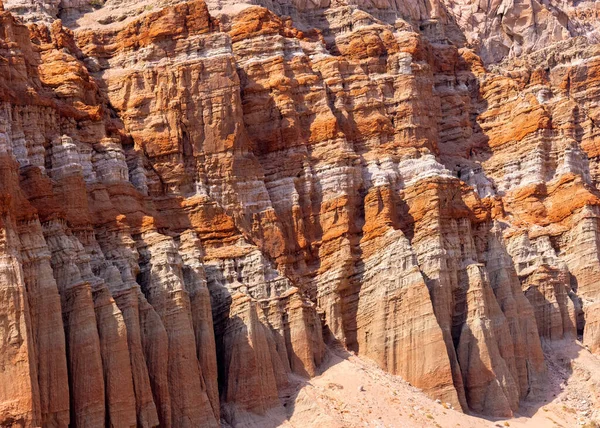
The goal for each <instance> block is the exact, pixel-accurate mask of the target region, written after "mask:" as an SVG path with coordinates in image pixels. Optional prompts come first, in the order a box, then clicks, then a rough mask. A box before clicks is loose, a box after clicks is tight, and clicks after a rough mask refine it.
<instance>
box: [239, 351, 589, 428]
mask: <svg viewBox="0 0 600 428" xmlns="http://www.w3.org/2000/svg"><path fill="white" fill-rule="evenodd" d="M544 348H545V352H546V355H547V359H548V371H549V381H548V384H547V385H546V386H545V388H544V392H543V394H542V396H540V397H537V399H536V400H529V401H526V402H523V403H522V406H521V410H520V413H519V414H517V415H515V417H514V418H512V419H507V420H491V419H484V418H481V417H476V416H471V415H466V414H463V413H461V412H458V411H455V410H452V409H450V408H446V406H445V405H444V403H437V402H435V401H434V400H431V399H430V398H428V397H427V396H426V395H425V394H423V393H422V392H421V391H420V390H418V389H417V388H415V387H413V386H411V385H409V384H408V383H407V382H405V381H403V380H402V379H400V378H399V377H397V376H393V375H390V374H388V373H385V372H384V371H383V370H381V369H379V368H378V367H376V366H375V364H373V363H372V362H370V361H365V360H363V359H361V358H358V357H356V356H354V355H351V354H347V353H345V352H343V351H339V350H331V351H330V355H329V357H328V359H327V361H326V362H325V364H324V365H323V367H322V370H323V372H322V374H321V375H320V376H317V377H314V378H312V379H310V380H309V381H306V380H302V379H298V385H297V386H296V387H295V388H292V389H291V390H290V393H289V397H286V398H285V399H284V402H285V407H284V408H283V409H281V410H279V411H272V412H270V413H269V414H268V415H265V416H264V417H256V416H250V415H248V416H247V418H243V419H242V420H238V421H237V423H236V427H240V428H242V427H244V428H255V427H256V428H270V427H285V428H291V427H294V428H313V427H314V428H338V427H340V428H341V427H344V428H354V427H370V428H371V427H372V428H392V427H393V428H396V427H403V428H404V427H461V428H468V427H505V426H510V427H530V428H533V427H535V428H545V427H549V428H550V427H553V428H556V427H564V428H567V427H580V426H585V427H586V428H591V427H594V426H595V425H594V424H593V421H596V420H598V421H600V405H599V403H600V400H599V392H598V391H599V386H600V359H598V357H596V356H593V355H592V354H590V353H589V352H588V351H587V350H586V349H585V348H583V347H582V346H581V345H580V344H579V343H578V342H577V343H574V342H555V343H552V344H545V345H544Z"/></svg>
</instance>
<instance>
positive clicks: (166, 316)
mask: <svg viewBox="0 0 600 428" xmlns="http://www.w3.org/2000/svg"><path fill="white" fill-rule="evenodd" d="M137 245H138V250H139V252H140V266H141V272H140V276H141V285H142V289H143V291H144V293H145V294H146V297H147V298H148V302H149V303H150V304H151V305H152V306H153V307H154V309H156V312H157V313H158V314H159V316H160V318H161V320H162V322H163V324H164V326H165V329H166V330H167V336H168V338H169V370H168V378H169V391H170V396H171V409H172V413H171V420H172V424H173V426H175V427H182V428H183V427H197V426H202V427H217V426H218V425H219V424H218V422H217V419H216V418H215V415H214V413H213V409H212V406H211V404H210V401H209V399H208V395H207V392H206V389H205V386H204V385H203V382H202V378H201V375H202V373H201V368H200V365H199V364H198V359H197V354H196V342H195V335H194V327H193V320H192V316H191V312H190V300H189V296H188V293H187V292H186V290H185V286H184V280H183V272H182V259H181V256H180V255H179V253H178V252H177V249H176V247H175V244H174V242H173V240H172V238H169V237H167V236H164V235H161V234H159V233H157V232H155V231H148V232H145V233H143V234H142V235H141V236H140V238H139V240H138V241H137Z"/></svg>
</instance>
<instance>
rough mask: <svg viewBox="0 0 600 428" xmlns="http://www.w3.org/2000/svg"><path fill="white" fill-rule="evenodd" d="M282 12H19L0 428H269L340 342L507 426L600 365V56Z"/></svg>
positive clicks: (355, 16) (5, 142) (11, 59)
mask: <svg viewBox="0 0 600 428" xmlns="http://www.w3.org/2000/svg"><path fill="white" fill-rule="evenodd" d="M283 3H285V2H283ZM283 3H282V2H275V3H273V5H272V7H270V8H264V7H258V6H252V7H246V8H241V9H240V11H238V13H234V14H232V15H227V14H222V15H220V16H218V17H217V15H218V13H217V12H215V13H214V14H212V15H211V12H209V6H210V7H213V6H214V5H213V4H212V2H209V6H207V5H206V4H205V3H204V2H203V1H201V0H195V1H190V2H182V3H178V4H174V5H171V6H166V7H164V8H159V9H158V10H153V8H151V7H146V8H144V9H143V10H137V11H136V12H135V13H133V12H131V11H130V12H131V13H129V15H127V16H125V15H123V19H122V20H116V21H114V22H112V23H107V24H106V25H101V24H102V22H108V21H106V16H104V15H102V18H101V19H100V18H98V16H100V15H98V16H96V14H101V13H103V12H102V9H100V11H97V12H94V11H90V10H88V9H86V7H87V6H86V4H81V5H77V4H75V3H73V4H70V3H69V6H68V7H67V5H66V4H65V5H63V12H64V14H65V15H64V16H65V18H67V19H66V21H65V23H63V22H62V21H60V20H53V19H51V18H52V16H51V15H44V16H46V17H48V16H49V17H50V18H49V19H48V23H41V22H36V23H30V24H28V25H25V24H24V23H23V22H22V21H21V20H20V19H19V18H17V17H16V16H15V15H13V14H12V13H11V12H7V11H1V12H0V278H1V279H0V290H2V293H0V315H2V317H1V319H4V320H5V322H3V323H2V325H0V337H2V338H4V340H2V341H1V342H0V366H1V367H3V368H4V369H3V371H0V385H4V387H3V388H0V425H1V426H22V427H30V426H31V427H33V426H44V427H66V426H74V427H97V426H102V425H107V426H118V427H128V426H132V427H133V426H139V427H154V426H164V427H198V426H202V427H212V426H215V427H216V426H220V425H221V423H223V422H225V423H227V424H230V425H233V426H251V424H252V422H251V421H252V418H253V415H256V414H258V415H264V414H278V415H285V414H286V412H287V411H288V410H287V409H284V408H283V405H282V398H283V397H285V396H286V394H288V393H289V388H290V386H294V385H295V384H296V383H297V382H299V379H302V378H309V377H311V376H314V375H316V374H318V373H319V370H320V365H321V363H322V361H323V360H324V358H325V357H326V352H327V345H332V344H338V345H342V346H344V347H345V348H346V349H347V350H349V351H352V352H355V353H357V354H358V355H359V356H363V357H365V358H370V359H372V360H374V361H375V362H376V363H377V364H378V365H379V366H381V367H382V368H383V369H384V370H387V371H389V372H391V373H393V374H396V375H399V376H401V377H403V378H404V379H406V380H407V381H409V382H410V383H412V384H413V385H415V386H417V387H419V388H421V389H423V390H424V391H426V392H427V393H428V394H429V395H430V396H432V397H435V398H439V399H441V400H443V401H444V402H447V403H451V404H452V405H453V406H454V407H456V408H460V409H462V410H464V411H471V412H475V413H481V414H488V415H492V416H505V417H508V416H511V415H512V414H513V412H516V411H517V410H518V409H519V404H520V401H521V400H523V399H525V398H528V397H532V396H535V395H536V394H538V393H539V392H540V390H541V388H542V387H543V384H544V382H545V379H546V375H547V373H546V365H545V361H544V356H543V353H542V342H543V341H546V340H558V339H561V340H562V339H572V340H574V339H575V338H576V337H577V335H582V336H583V340H584V343H585V344H587V345H588V346H589V347H590V349H592V350H593V351H594V352H600V285H599V284H600V256H599V254H600V249H599V243H600V239H599V238H600V227H599V223H598V221H599V219H600V192H599V191H598V181H597V180H598V177H600V175H599V174H600V162H599V159H600V157H599V156H600V150H598V142H597V141H596V140H597V139H598V136H599V135H600V134H599V132H598V129H597V126H596V116H598V115H599V114H600V111H599V110H598V103H597V98H598V97H599V96H600V90H599V89H598V88H600V85H599V84H598V83H599V82H600V80H599V79H596V77H597V75H598V71H597V70H598V66H599V65H600V59H599V58H600V50H598V47H597V46H596V45H593V44H592V43H591V42H589V41H587V40H585V39H580V38H569V37H566V36H564V34H563V33H562V32H561V30H560V28H562V27H560V26H559V25H558V24H557V23H555V22H554V21H552V19H553V18H551V17H550V15H546V14H543V13H538V12H536V13H537V14H538V15H539V16H538V17H541V18H543V19H547V20H549V21H548V24H547V25H548V28H556V31H555V33H553V35H554V36H553V38H549V39H548V40H546V41H545V44H544V45H543V46H542V47H541V48H540V49H539V50H537V51H535V50H534V49H533V48H532V45H531V43H530V39H531V38H532V37H533V35H532V33H530V32H528V30H527V31H526V30H523V31H524V34H526V36H527V37H525V38H524V39H523V40H522V41H521V42H519V43H520V44H519V43H517V42H516V41H515V42H514V43H512V42H511V43H512V44H510V45H502V46H501V47H498V46H496V47H494V46H495V45H492V44H488V43H487V42H486V44H484V45H482V46H477V45H476V44H474V43H471V42H469V38H468V37H466V36H465V35H464V34H463V35H461V31H466V30H467V29H470V30H473V31H475V30H477V28H479V27H477V26H476V24H477V22H478V19H480V18H481V16H480V15H479V14H480V12H479V11H477V12H473V19H472V20H471V21H469V23H464V22H462V21H461V20H458V21H457V22H455V21H454V20H453V19H450V18H449V17H450V16H451V15H452V14H453V13H455V12H456V8H459V6H457V5H456V4H454V2H451V1H446V2H445V3H440V2H432V5H433V6H435V7H433V6H432V7H426V5H425V4H421V3H420V2H418V1H415V2H406V3H407V4H406V5H403V6H402V7H400V6H397V5H387V6H385V5H384V3H385V2H377V4H375V2H374V3H373V4H371V3H370V2H364V3H365V4H364V5H362V6H360V5H354V4H352V3H353V2H348V3H349V4H343V3H345V2H340V4H339V5H336V6H331V5H328V4H327V5H326V4H320V5H317V4H316V3H318V2H312V3H311V4H310V5H309V4H308V3H306V2H291V4H287V5H286V9H285V10H287V11H288V13H286V14H285V15H284V14H283V13H282V12H281V10H282V9H281V8H282V4H283ZM305 3H306V4H305ZM321 3H328V2H321ZM269 4H270V3H269ZM444 4H445V7H443V5H444ZM536 4H537V3H536ZM36 5H37V3H35V2H33V3H32V4H31V5H28V6H24V5H21V6H18V5H17V6H18V7H17V6H15V5H11V7H12V10H13V11H14V12H15V13H16V12H18V11H21V12H22V13H24V17H25V18H26V19H29V18H28V17H31V16H37V15H35V14H36V13H38V12H39V10H38V9H39V7H38V6H39V5H37V6H36ZM34 6H35V7H34ZM88 6H89V5H88ZM125 6H127V5H125ZM125 6H123V5H120V6H119V5H113V4H112V3H111V2H108V3H107V4H106V5H105V8H110V7H115V8H118V7H125ZM40 7H41V6H40ZM78 7H79V8H82V9H81V11H83V12H86V13H85V14H84V15H83V18H82V19H83V21H73V20H72V18H70V15H69V13H71V12H72V10H75V9H77V8H78ZM0 9H1V8H0ZM473 10H475V9H473ZM536 10H537V9H536ZM69 11H71V12H69ZM67 12H68V13H67ZM56 13H58V12H56ZM512 13H514V11H512ZM523 13H525V12H523ZM31 14H34V15H31ZM137 14H139V15H140V16H136V15H137ZM427 14H429V15H427ZM130 15H131V16H130ZM287 15H289V16H287ZM569 16H571V17H572V18H571V19H580V18H577V17H580V16H581V15H580V14H578V13H575V12H573V13H572V14H571V15H569ZM506 17H507V18H506V22H505V24H506V25H505V27H502V28H504V29H506V28H509V27H510V28H513V27H514V28H516V27H518V26H519V25H520V24H518V23H517V21H514V19H513V18H514V17H512V15H511V14H510V13H507V14H506ZM69 19H70V20H69ZM86 19H87V21H86ZM94 20H95V21H94ZM101 20H103V21H102V22H101ZM121 21H122V22H121ZM513 21H514V22H513ZM90 22H93V25H92V24H89V23H90ZM519 22H520V21H519ZM86 23H87V24H86ZM74 24H77V25H74ZM392 24H394V25H392ZM461 25H462V27H461ZM473 25H475V27H476V28H475V29H473V28H470V27H469V26H473ZM494 25H495V24H494ZM507 26H508V27H507ZM68 27H72V28H73V30H71V29H69V28H68ZM490 28H495V27H494V26H492V27H490ZM486 31H487V30H486ZM498 31H500V30H498ZM502 31H504V30H502ZM563 36H564V37H563ZM469 37H471V33H469ZM555 42H556V43H559V45H552V44H551V43H555ZM492 48H493V49H492ZM516 50H519V51H520V52H521V51H522V52H531V53H529V54H528V55H522V56H521V57H520V58H518V59H517V58H512V59H511V58H509V57H507V55H508V54H509V53H510V52H515V51H516ZM498 55H500V56H501V57H502V58H500V59H504V62H502V63H501V64H496V65H490V64H489V62H490V61H491V60H496V59H498Z"/></svg>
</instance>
